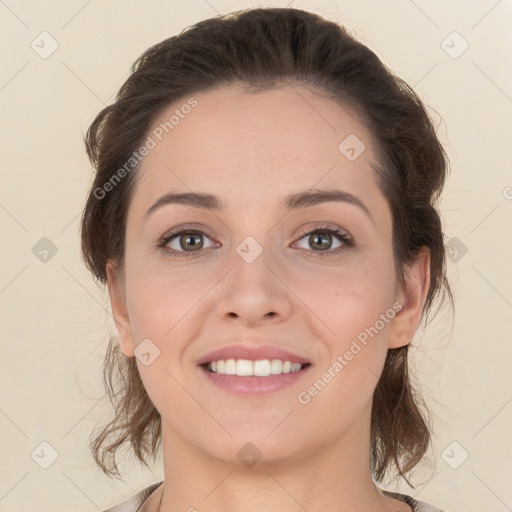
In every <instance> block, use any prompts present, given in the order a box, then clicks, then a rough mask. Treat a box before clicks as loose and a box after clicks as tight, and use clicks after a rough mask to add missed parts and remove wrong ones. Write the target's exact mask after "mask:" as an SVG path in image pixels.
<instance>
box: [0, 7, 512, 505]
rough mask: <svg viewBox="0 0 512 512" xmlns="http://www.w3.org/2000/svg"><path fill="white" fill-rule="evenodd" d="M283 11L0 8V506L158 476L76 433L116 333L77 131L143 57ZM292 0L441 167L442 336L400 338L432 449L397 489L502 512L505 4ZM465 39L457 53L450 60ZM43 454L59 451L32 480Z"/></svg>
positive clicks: (112, 497) (85, 497)
mask: <svg viewBox="0 0 512 512" xmlns="http://www.w3.org/2000/svg"><path fill="white" fill-rule="evenodd" d="M288 3H289V2H278V1H274V2H269V3H268V4H257V3H255V2H249V1H233V2H229V1H227V0H211V1H210V0H209V1H206V0H204V1H203V0H194V1H190V2H189V1H187V2H186V1H184V0H179V1H169V0H167V1H163V0H161V1H153V2H142V1H126V2H124V1H121V0H117V1H109V2H101V1H100V0H93V1H89V2H87V1H86V0H77V1H66V2H65V1H60V2H59V1H55V0H51V1H46V2H28V1H15V0H6V1H5V2H0V42H1V50H0V51H1V62H2V66H1V69H0V108H1V119H2V122H1V125H0V130H1V132H0V141H1V142H0V143H1V147H2V152H1V154H2V166H1V167H2V171H1V189H0V225H1V229H2V243H1V245H0V247H1V249H0V257H1V265H0V311H1V314H2V321H1V323H0V329H1V339H2V358H1V361H2V370H1V373H0V379H1V380H0V389H1V394H0V429H1V438H0V443H1V448H2V451H1V456H0V460H1V462H0V465H1V466H0V511H9V512H17V511H27V510H38V511H40V512H44V511H50V510H51V511H54V510H73V511H78V510H80V511H83V512H89V511H91V512H94V511H96V510H102V509H104V508H106V507H107V506H109V505H111V504H113V503H114V502H117V501H120V500H121V499H123V498H125V497H127V496H129V495H131V494H133V493H134V492H136V491H137V490H139V489H141V488H142V487H144V486H146V485H149V484H150V483H152V482H155V481H157V480H159V479H161V478H162V470H161V465H160V463H158V464H157V466H156V467H155V469H154V473H151V472H149V471H143V470H142V468H141V467H139V466H138V465H137V464H132V463H130V462H129V459H127V462H126V464H124V466H123V468H124V470H125V471H126V473H125V480H124V482H118V481H115V480H112V481H111V480H109V479H107V478H106V477H104V476H103V475H102V474H101V473H100V472H99V471H98V470H97V469H96V468H95V466H94V464H93V462H92V457H91V456H90V454H89V451H88V444H87V440H88V436H89V434H90V432H91V430H92V429H93V428H94V426H95V425H96V424H97V422H98V421H100V420H101V419H102V418H103V417H104V415H105V414H106V410H107V409H106V406H105V405H104V403H103V402H102V401H100V400H99V399H100V398H101V397H102V396H103V394H104V390H103V387H102V381H101V373H100V367H101V361H102V358H103V352H104V349H105V344H106V340H107V334H108V332H109V331H112V332H113V325H112V322H111V318H110V317H109V314H108V305H109V303H108V299H107V296H106V293H105V292H104V291H103V290H101V289H99V288H98V287H96V285H95V284H94V282H93V281H92V279H91V277H90V276H89V274H88V273H87V272H86V270H85V268H84V266H83V264H82V262H81V260H80V256H79V236H78V228H79V218H80V213H81V209H82V206H83V204H84V200H85V195H86V192H87V190H88V186H89V185H90V183H91V177H92V173H91V168H90V166H89V163H88V161H87V159H86V157H85V152H84V148H83V142H82V137H83V133H84V132H85V130H86V128H87V126H88V125H89V123H90V122H91V121H92V119H93V117H94V116H95V114H96V113H97V112H98V111H99V110H100V109H101V108H102V107H103V106H104V105H106V104H108V103H109V102H111V101H112V100H113V96H114V94H115V93H116V91H117V89H118V88H119V86H120V85H121V83H122V82H123V81H124V80H125V78H126V77H127V76H128V72H129V66H130V65H131V64H132V62H133V61H134V60H135V58H136V57H138V56H139V55H140V54H141V53H142V52H143V51H144V50H145V49H146V48H147V47H149V46H150V45H152V44H154V43H156V42H158V41H160V40H162V39H164V38H167V37H169V36H170V35H173V34H176V33H178V32H179V31H181V30H182V29H183V28H185V27H186V26H189V25H191V24H192V23H194V22H196V21H199V20H201V19H204V18H207V17H211V16H214V15H215V14H216V12H218V13H227V12H230V11H232V10H235V9H238V8H247V7H252V6H256V5H270V6H285V5H287V4H288ZM289 5H291V6H293V7H303V8H306V9H310V10H312V11H313V12H317V13H319V14H322V15H324V16H326V17H327V18H330V19H334V20H336V21H339V22H341V23H344V24H346V25H348V26H349V27H350V28H352V29H353V31H354V32H355V33H356V34H357V35H358V36H359V37H360V38H361V39H362V40H363V41H364V42H366V43H367V44H368V45H369V46H370V47H371V48H372V49H373V50H374V51H376V52H377V53H378V55H379V56H380V57H381V58H382V59H383V60H384V61H385V62H386V63H387V64H388V65H389V66H390V67H391V68H392V69H393V70H395V71H396V72H397V73H398V74H399V75H400V76H402V77H403V78H404V79H405V80H407V81H408V82H409V83H410V84H411V85H412V86H414V87H415V89H416V90H417V91H418V93H419V94H420V95H421V97H422V98H423V99H424V100H425V102H426V103H427V104H428V105H429V106H430V107H431V108H432V109H433V115H434V116H436V113H435V112H437V114H438V116H440V117H435V118H436V119H437V122H439V134H440V137H441V138H442V140H443V141H444V143H445V144H446V147H447V150H448V152H449V155H450V158H451V167H452V174H451V177H450V180H449V183H448V186H447V189H446V193H445V196H444V200H443V215H444V229H445V232H446V234H447V236H448V237H450V238H452V239H453V238H454V237H456V240H455V241H453V240H452V241H450V244H451V245H452V246H453V247H459V252H458V254H456V253H455V252H453V253H452V260H453V261H451V262H450V265H449V272H450V277H451V280H452V283H453V286H454V289H455V292H456V314H455V321H454V323H453V326H452V322H451V318H450V313H449V311H448V310H446V311H445V312H444V313H443V314H442V315H440V316H439V318H438V319H437V320H436V322H435V323H433V324H432V325H431V326H430V329H429V330H428V331H427V333H426V334H424V335H421V334H418V336H417V337H416V339H415V344H416V345H418V344H419V349H416V350H414V356H415V361H416V373H417V375H418V376H419V378H420V379H421V381H422V388H423V391H424V393H425V396H426V399H427V403H428V405H429V406H430V408H431V410H432V411H433V413H434V414H433V416H434V420H435V434H436V435H435V444H434V449H433V451H432V453H431V455H430V458H429V459H427V460H426V461H425V463H424V464H422V466H421V468H420V469H419V470H418V471H417V472H416V474H415V475H414V477H413V481H414V482H415V483H416V484H418V488H417V489H416V490H411V489H409V488H408V486H407V485H405V484H402V485H400V486H399V487H398V488H399V489H400V490H402V491H404V492H410V493H411V494H413V495H415V496H417V497H418V498H419V499H423V500H425V501H430V502H433V503H437V504H439V505H442V506H443V507H445V508H446V509H447V510H448V511H450V512H477V511H478V512H481V511H483V510H485V511H489V512H500V511H505V510H509V509H511V508H512V486H511V482H512V462H511V460H512V457H511V454H512V440H511V436H510V430H511V429H510V425H511V420H512V385H511V379H510V371H509V368H510V362H511V361H512V340H511V336H510V332H511V331H512V315H511V313H512V273H511V271H510V261H511V259H512V258H511V255H512V242H511V236H510V234H511V232H512V173H511V166H510V142H511V141H510V133H511V131H512V122H511V119H512V115H511V114H512V72H511V71H512V69H511V68H512V66H511V52H510V48H511V47H512V40H511V34H512V31H511V30H510V27H511V23H512V4H511V2H510V1H506V0H502V1H496V0H481V1H478V2H477V1H467V0H458V1H451V2H446V1H442V0H437V1H425V0H415V1H412V0H400V1H398V0H396V1H395V0H393V1H387V2H380V1H377V0H365V1H362V0H339V1H338V2H335V1H327V0H326V1H317V2H312V1H295V2H290V3H289ZM43 31H46V32H48V33H49V34H50V35H51V37H52V38H53V39H55V40H56V41H57V43H58V48H57V50H56V51H55V52H54V53H53V54H52V55H50V56H49V57H48V58H46V59H43V58H42V57H41V56H40V54H39V53H37V52H36V51H34V49H32V47H31V43H32V41H35V43H34V46H35V45H39V46H38V47H37V46H36V48H37V49H38V51H39V52H42V51H43V50H42V46H43V43H41V38H42V37H46V38H47V39H45V46H44V48H46V50H48V49H51V46H50V43H51V40H50V39H49V38H48V37H49V36H40V34H41V32H43ZM453 31H456V32H457V33H458V35H457V34H455V35H453V34H452V32H453ZM450 34H452V35H450ZM448 36H449V37H448ZM447 37H448V39H447ZM443 41H445V42H444V43H443ZM464 41H466V42H467V43H468V44H469V46H468V48H467V50H466V51H464V52H463V53H462V54H460V55H459V53H460V51H461V50H462V49H463V48H464V45H465V42H464ZM449 53H451V55H450V54H449ZM455 57H456V58H455ZM434 111H435V112H434ZM43 237H47V238H48V239H50V240H51V242H52V243H53V244H54V245H55V248H56V250H57V252H56V254H54V255H52V254H51V252H50V253H49V254H48V256H47V261H46V262H43V261H41V260H40V257H42V256H41V253H39V254H37V253H38V251H37V248H38V247H39V246H38V245H36V244H38V243H45V242H39V241H40V239H41V238H43ZM46 243H48V242H46ZM34 246H36V249H34V251H33V247H34ZM461 247H462V248H464V247H465V248H466V249H467V253H465V254H463V255H462V257H460V256H461V254H462V252H463V251H462V252H461V251H460V248H461ZM34 252H35V253H36V254H34ZM37 256H39V257H37ZM452 327H453V330H452ZM450 335H451V337H450ZM42 442H46V443H49V445H51V446H48V445H42V446H41V443H42ZM453 442H456V443H458V444H451V443H453ZM52 449H53V450H56V452H58V457H57V459H56V460H55V461H54V462H53V463H52V464H51V465H50V466H49V467H48V468H47V469H43V468H42V467H41V464H43V465H45V464H48V463H49V462H51V454H52ZM466 453H467V454H468V458H467V460H465V461H464V462H463V463H462V464H461V462H462V460H463V458H464V457H465V455H466ZM31 454H32V456H31ZM459 464H460V466H459V467H458V468H457V469H454V467H456V466H457V465H459ZM389 488H395V487H394V486H392V485H390V487H389Z"/></svg>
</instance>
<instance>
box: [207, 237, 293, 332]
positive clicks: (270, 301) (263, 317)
mask: <svg viewBox="0 0 512 512" xmlns="http://www.w3.org/2000/svg"><path fill="white" fill-rule="evenodd" d="M256 244H257V242H256V241H255V240H254V239H252V240H251V239H250V237H248V240H246V241H244V242H242V243H241V244H240V245H239V246H238V247H237V250H236V253H235V254H234V255H233V258H231V260H230V263H231V264H232V266H231V269H230V271H229V273H228V275H227V276H226V278H225V282H224V283H223V285H222V286H221V287H220V290H219V291H220V294H219V300H218V303H217V313H218V315H219V316H220V317H221V318H223V319H224V320H226V321H229V322H234V323H240V324H244V325H246V326H251V327H255V326H257V325H258V324H262V325H267V324H268V323H269V322H272V323H279V322H282V321H283V320H284V319H286V318H287V317H288V316H289V315H290V314H291V311H292V308H293V304H292V300H291V296H292V295H293V293H292V292H291V290H290V288H289V287H287V285H286V277H285V276H284V271H283V270H282V269H281V266H280V265H279V263H278V262H277V261H276V260H275V259H274V258H272V253H271V251H270V250H266V249H265V250H263V248H262V247H261V246H259V244H258V246H259V247H260V248H261V249H259V248H258V246H257V245H256Z"/></svg>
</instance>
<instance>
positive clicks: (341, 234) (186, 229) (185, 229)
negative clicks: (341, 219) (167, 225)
mask: <svg viewBox="0 0 512 512" xmlns="http://www.w3.org/2000/svg"><path fill="white" fill-rule="evenodd" d="M319 224H321V222H320V221H317V222H316V223H315V225H314V226H309V227H306V228H304V229H302V230H301V231H300V233H299V234H298V235H297V237H298V238H297V239H296V240H295V241H298V240H301V239H302V238H304V237H305V236H307V235H309V234H311V233H314V232H317V231H321V230H322V229H325V230H337V231H338V233H331V234H332V236H334V237H337V238H339V239H343V238H345V239H346V240H345V241H351V240H352V235H351V234H350V233H349V232H348V231H347V230H346V229H344V228H341V227H340V226H336V225H334V224H332V223H329V222H325V223H323V224H324V225H319ZM190 232H196V233H197V234H200V235H206V236H207V237H208V238H210V240H212V241H215V240H214V239H213V236H212V235H211V234H210V232H209V231H208V229H206V228H203V227H202V226H197V225H180V226H177V227H176V228H175V229H173V230H171V231H170V232H167V233H166V234H164V235H163V236H162V237H161V238H160V243H161V244H168V243H169V242H170V241H171V240H174V239H175V238H176V237H178V236H180V235H182V234H183V233H190ZM174 250H175V249H174ZM198 252H199V251H198Z"/></svg>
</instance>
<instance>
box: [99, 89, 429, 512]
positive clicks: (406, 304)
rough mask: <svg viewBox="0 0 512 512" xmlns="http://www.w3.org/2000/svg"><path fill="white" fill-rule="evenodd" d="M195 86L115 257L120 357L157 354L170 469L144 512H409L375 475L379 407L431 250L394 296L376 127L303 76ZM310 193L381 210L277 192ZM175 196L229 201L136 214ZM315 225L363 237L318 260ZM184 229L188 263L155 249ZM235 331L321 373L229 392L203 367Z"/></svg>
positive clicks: (150, 161)
mask: <svg viewBox="0 0 512 512" xmlns="http://www.w3.org/2000/svg"><path fill="white" fill-rule="evenodd" d="M194 97H195V98H196V99H197V101H198V105H197V106H196V107H195V108H194V109H193V110H192V111H191V112H190V113H189V114H188V115H187V116H185V117H184V119H181V120H180V122H179V124H177V125H175V126H174V128H173V130H172V131H171V132H170V133H169V134H168V135H167V136H166V137H164V138H163V140H162V142H160V143H159V144H158V145H157V146H156V147H155V148H154V149H152V150H151V151H150V153H149V154H148V156H147V157H146V158H145V160H144V162H143V165H142V168H141V170H140V175H139V176H138V182H137V186H136V188H135V191H134V194H133V197H132V200H131V203H130V206H129V210H128V219H127V231H126V246H125V262H124V267H122V269H120V270H119V269H118V271H116V269H115V262H111V264H109V266H108V276H109V278H108V286H109V292H110V298H111V304H112V311H113V315H114V318H115V322H116V327H117V329H118V332H119V339H120V345H121V348H122V351H123V353H124V354H125V355H126V356H127V357H134V350H135V348H136V347H137V346H138V344H139V343H141V341H142V340H144V339H146V338H149V339H150V340H151V341H152V342H153V343H154V344H155V345H156V346H157V347H158V348H159V350H160V356H159V357H157V358H156V359H155V360H154V361H153V362H152V363H151V364H150V365H149V366H145V365H143V364H142V363H141V362H140V361H139V360H137V364H138V368H139V371H140V375H141V378H142V380H143V383H144V386H145V388H146V390H147V392H148V394H149V396H150V398H151V400H152V402H153V403H154V405H155V407H156V408H157V410H158V411H159V413H160V415H161V418H162V440H163V462H164V474H165V484H164V485H163V486H160V487H159V488H158V490H157V491H156V492H155V493H153V495H152V496H151V497H150V499H149V500H148V501H147V502H146V503H145V505H144V509H143V510H144V511H145V512H148V511H156V510H159V508H158V507H159V502H160V500H161V506H160V510H162V511H165V512H178V511H185V510H189V509H190V510H193V509H191V507H194V508H195V509H197V510H200V511H201V512H213V511H218V510H222V511H225V512H234V511H240V510H244V511H245V512H253V511H261V510H262V509H266V510H279V511H280V512H292V511H293V512H299V511H301V512H303V511H304V510H307V511H308V512H317V511H325V510H336V511H337V512H348V511H351V512H353V511H355V510H358V511H373V512H375V511H377V510H379V511H380V510H382V511H394V512H397V511H401V512H408V511H410V507H409V506H408V505H406V504H404V503H402V502H399V501H398V500H395V499H392V498H389V497H385V496H384V495H382V494H381V493H380V492H379V490H378V488H376V486H375V484H374V483H373V481H372V479H371V474H370V466H369V450H370V446H369V433H370V414H371V404H372V395H373V392H374V389H375V386H376V384H377V380H378V376H379V375H380V374H381V372H382V368H383V364H384V360H385V356H386V352H387V350H388V348H396V347H400V346H403V345H406V344H408V343H410V341H411V340H412V337H413V335H414V332H415V331H416V329H417V327H418V325H419V323H420V320H421V311H422V307H423V304H424V302H425V297H426V294H427V291H428V286H429V280H430V276H429V272H428V269H429V252H428V250H426V249H425V250H424V251H422V252H421V253H420V256H419V257H418V259H417V261H416V263H415V264H414V265H412V266H411V267H410V268H409V269H408V273H407V279H406V288H405V290H402V289H401V288H400V287H399V286H398V284H397V276H396V274H395V270H394V263H393V255H392V245H391V242H392V218H391V212H390V208H389V205H388V203H387V201H386V198H385V196H384V195H383V193H382V192H381V191H380V189H379V188H378V186H377V181H376V174H375V171H374V170H373V169H372V165H375V163H376V159H375V156H374V151H373V149H372V142H371V139H370V135H369V133H368V132H367V130H366V129H365V128H364V126H362V125H361V124H360V123H359V122H358V120H357V118H356V117H355V116H354V115H352V114H351V112H350V110H349V109H347V108H345V107H343V106H341V105H338V104H335V103H333V102H331V101H329V100H327V99H325V98H322V97H320V96H318V95H316V94H314V93H313V92H311V91H309V90H307V89H305V88H302V87H299V88H292V87H290V86H286V87H282V88H278V89H274V90H272V91H267V92H264V93H258V94H245V93H243V92H241V90H240V89H238V88H236V87H234V86H230V87H224V88H220V89H217V90H213V91H209V92H207V93H201V94H198V95H195V96H194ZM185 101H186V100H185ZM185 101H183V103H185ZM177 107H179V105H172V106H170V107H169V108H168V109H166V110H165V111H164V112H162V113H161V115H160V116H159V117H158V118H157V119H155V122H154V127H157V126H158V125H159V124H160V123H161V122H163V121H165V120H168V119H169V117H170V115H172V113H173V112H174V110H175V109H176V108H177ZM149 133H151V131H150V132H149ZM349 134H356V135H357V137H358V138H359V139H360V140H361V141H363V143H364V144H365V146H366V149H365V151H364V152H363V153H362V154H361V155H360V156H359V157H358V158H357V159H356V160H354V161H349V160H348V159H347V158H346V157H345V156H344V155H343V154H342V153H341V152H340V151H339V150H338V145H339V144H340V142H341V141H342V140H344V139H345V138H346V137H347V136H348V135H349ZM312 187H314V188H315V189H319V190H322V189H325V188H336V189H340V190H343V191H346V192H349V193H351V194H353V195H355V196H357V197H358V198H359V199H360V200H361V201H362V202H363V203H364V204H365V205H366V206H367V208H368V210H369V212H370V214H371V218H370V217H369V216H368V215H367V214H366V213H365V212H364V210H363V209H362V208H359V207H358V206H356V205H354V204H351V203H348V202H326V203H323V204H320V205H315V206H311V207H308V208H303V209H300V210H291V211H288V212H286V211H284V210H282V209H280V203H281V201H282V200H283V198H284V197H285V196H287V195H289V194H290V193H293V192H297V191H299V190H305V189H310V188H312ZM169 191H177V192H204V193H211V194H214V195H216V196H218V197H219V198H220V199H221V200H222V201H223V202H224V203H225V209H224V210H222V211H218V212H211V211H207V210H201V209H198V208H194V207H191V206H184V205H176V204H169V205H166V206H164V207H162V208H161V209H159V210H157V211H155V212H154V213H153V214H152V215H151V216H150V217H149V218H148V219H147V220H146V221H144V214H145V212H146V211H147V210H148V209H149V207H150V206H151V205H153V203H155V201H156V200H157V199H158V198H159V197H160V196H161V195H163V194H164V193H166V192H169ZM315 222H325V223H327V224H328V225H331V226H334V227H339V228H341V229H342V230H343V231H344V232H346V233H348V234H349V235H350V236H351V237H352V239H353V241H354V245H353V246H352V247H348V246H347V247H346V248H345V250H344V251H343V252H341V253H340V254H337V255H334V256H331V257H328V256H327V255H324V256H323V257H320V255H319V253H320V252H322V251H323V252H326V251H331V252H332V251H333V250H335V249H336V248H337V247H339V246H340V244H343V242H340V241H338V240H337V239H336V237H335V236H334V235H331V236H332V239H331V238H329V237H330V235H329V234H327V235H324V236H327V241H329V240H331V241H332V246H331V247H332V248H330V249H322V248H318V246H315V245H312V244H311V239H310V238H309V235H304V234H303V233H306V232H307V231H312V230H313V229H314V223H315ZM184 223H187V224H195V225H197V227H199V228H200V229H202V230H206V231H208V232H209V233H210V234H209V235H208V236H207V237H204V238H201V237H200V239H201V240H202V241H203V244H204V248H203V249H201V250H200V251H198V252H193V249H192V248H191V247H190V245H186V242H185V246H180V243H179V242H180V241H179V238H180V237H179V236H178V237H177V238H175V239H174V241H172V242H169V244H168V245H167V248H173V249H175V250H181V251H183V252H187V251H188V252H193V254H192V256H190V257H182V258H179V257H176V258H173V257H171V256H170V255H169V254H165V253H164V252H163V251H162V250H160V249H158V248H157V247H156V246H157V242H158V240H159V239H160V238H161V237H162V236H163V235H165V234H166V233H167V232H168V231H169V230H170V229H172V228H174V227H176V226H179V225H181V224H184ZM301 230H302V231H301ZM247 236H251V237H253V238H254V239H255V240H257V242H258V243H259V244H260V246H261V247H262V248H263V252H262V254H261V255H260V256H259V257H258V258H257V259H256V260H255V261H254V262H252V263H250V264H249V263H247V262H246V261H245V260H244V259H242V258H241V257H240V256H239V254H238V253H237V252H236V248H237V246H238V245H239V244H240V243H241V242H242V241H243V240H244V239H245V238H246V237H247ZM308 239H309V241H308ZM313 243H314V241H313ZM210 247H212V248H210ZM308 250H309V251H310V252H313V254H310V253H308V252H307V251H308ZM315 251H316V252H315ZM394 303H399V304H401V305H402V309H401V311H400V312H399V313H398V314H396V316H395V317H394V318H393V319H392V320H390V321H389V322H388V323H386V324H385V327H384V328H383V329H381V330H380V331H379V333H378V335H376V336H375V337H374V338H373V339H371V341H370V342H369V343H368V344H367V345H366V347H364V349H363V350H361V352H359V353H358V354H357V355H356V356H355V357H354V358H353V359H352V360H351V361H350V362H349V364H347V366H345V367H344V368H343V370H342V371H341V372H339V373H338V374H337V375H336V377H335V378H333V379H332V380H331V382H330V383H328V384H327V385H326V386H325V388H324V389H323V390H322V391H321V392H320V393H318V395H317V396H315V397H314V398H312V399H311V401H310V402H309V403H308V404H307V405H303V404H301V403H299V401H298V400H297V395H298V393H299V392H301V391H305V390H307V389H308V388H309V387H310V386H311V385H312V384H313V383H314V382H315V381H316V380H317V379H319V378H321V376H322V374H323V373H324V372H325V371H327V369H328V368H329V367H330V366H332V364H333V362H334V361H335V360H336V358H337V357H338V355H340V354H343V353H344V352H345V351H346V350H347V349H348V348H349V347H350V344H351V342H352V340H354V339H355V338H356V337H357V335H358V334H359V333H361V332H362V331H364V329H365V328H368V327H370V326H373V325H374V324H375V322H376V320H378V319H379V315H380V314H383V313H385V312H386V311H387V310H388V309H389V308H391V307H392V305H393V304H394ZM269 313H273V314H269ZM240 340H244V341H245V342H246V343H247V344H255V345H259V344H263V343H270V344H273V345H277V346H279V347H282V348H285V349H287V350H290V351H292V352H295V353H297V354H299V355H301V356H303V357H306V358H308V359H309V360H310V361H311V363H312V365H313V366H312V367H311V368H310V370H309V374H308V375H307V376H304V377H302V378H301V379H300V380H299V381H298V382H297V384H296V385H293V386H291V387H288V388H285V389H284V390H281V391H278V392H275V393H271V394H267V395H265V396H264V397H258V398H254V397H253V398H248V397H239V396H236V395H234V394H231V393H228V392H225V391H224V390H221V389H219V388H217V387H216V386H213V385H212V384H211V383H210V382H209V381H208V379H206V378H205V376H204V375H203V374H202V370H201V369H200V368H199V367H198V366H197V360H198V359H199V358H200V357H201V356H203V355H205V354H207V353H208V352H210V351H211V350H213V349H217V348H220V347H223V346H227V345H230V344H232V343H236V342H237V341H240ZM247 442H251V443H253V444H254V445H255V446H256V447H257V448H258V450H259V451H260V452H261V454H262V458H261V460H260V461H259V462H258V463H257V464H256V465H254V466H252V467H246V466H245V465H243V464H242V463H241V461H240V460H239V459H238V457H237V452H238V451H239V450H240V449H241V448H242V447H243V446H244V445H245V444H246V443H247Z"/></svg>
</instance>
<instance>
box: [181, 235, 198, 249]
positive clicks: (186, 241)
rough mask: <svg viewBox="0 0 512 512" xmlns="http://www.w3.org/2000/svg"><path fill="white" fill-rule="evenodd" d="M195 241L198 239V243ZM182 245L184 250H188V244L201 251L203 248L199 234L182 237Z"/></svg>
mask: <svg viewBox="0 0 512 512" xmlns="http://www.w3.org/2000/svg"><path fill="white" fill-rule="evenodd" d="M194 239H196V240H198V241H197V242H194ZM180 244H181V247H182V248H183V249H185V248H186V245H187V244H190V246H191V247H192V248H194V249H201V247H202V246H203V243H202V240H201V238H200V235H197V234H188V235H182V236H181V240H180Z"/></svg>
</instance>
